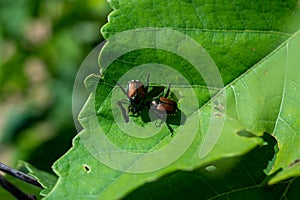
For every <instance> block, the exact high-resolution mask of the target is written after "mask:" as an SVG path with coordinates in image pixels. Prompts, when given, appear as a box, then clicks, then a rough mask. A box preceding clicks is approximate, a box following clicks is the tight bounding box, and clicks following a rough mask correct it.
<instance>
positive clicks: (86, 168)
mask: <svg viewBox="0 0 300 200" xmlns="http://www.w3.org/2000/svg"><path fill="white" fill-rule="evenodd" d="M83 167H84V169H85V171H86V172H87V173H89V172H90V171H91V168H90V167H89V166H88V165H86V164H84V165H83Z"/></svg>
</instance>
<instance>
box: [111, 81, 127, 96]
mask: <svg viewBox="0 0 300 200" xmlns="http://www.w3.org/2000/svg"><path fill="white" fill-rule="evenodd" d="M114 82H115V84H116V85H118V86H119V87H120V88H121V90H122V92H123V93H124V94H125V95H126V96H127V93H126V92H125V89H124V88H123V86H122V85H121V84H120V83H118V82H116V81H114Z"/></svg>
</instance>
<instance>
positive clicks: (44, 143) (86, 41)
mask: <svg viewBox="0 0 300 200" xmlns="http://www.w3.org/2000/svg"><path fill="white" fill-rule="evenodd" d="M110 10H111V8H110V7H109V6H108V4H107V3H106V1H104V0H88V1H85V0H72V1H68V0H64V1H60V0H53V1H52V0H51V1H43V0H16V1H10V0H1V1H0V152H1V153H0V160H1V162H3V163H6V164H8V165H11V166H14V167H16V164H17V163H16V162H17V160H26V161H28V162H30V163H31V164H33V165H34V166H36V167H38V168H39V169H43V170H46V171H52V170H51V165H52V164H53V162H54V161H55V160H57V159H58V158H59V157H60V156H61V155H62V154H64V153H65V152H66V151H67V150H68V149H69V148H70V147H71V140H72V138H73V137H74V136H75V135H76V133H77V131H76V129H75V126H74V121H73V116H72V89H73V84H74V79H75V76H76V73H77V70H78V68H79V66H80V64H81V63H82V61H83V59H84V58H85V57H86V56H87V54H88V53H89V52H90V51H91V50H92V49H93V48H94V47H95V46H96V45H98V44H99V43H100V42H101V41H102V40H103V38H102V36H101V34H100V27H101V26H102V25H103V24H104V23H105V22H106V18H107V15H108V13H109V11H110ZM0 194H1V199H3V198H5V197H6V196H3V195H2V188H1V189H0ZM9 196H10V195H8V196H7V198H9Z"/></svg>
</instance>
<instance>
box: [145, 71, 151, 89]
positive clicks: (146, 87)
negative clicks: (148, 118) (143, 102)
mask: <svg viewBox="0 0 300 200" xmlns="http://www.w3.org/2000/svg"><path fill="white" fill-rule="evenodd" d="M149 80H150V73H149V74H148V77H147V81H146V86H145V91H146V93H147V92H148V87H149Z"/></svg>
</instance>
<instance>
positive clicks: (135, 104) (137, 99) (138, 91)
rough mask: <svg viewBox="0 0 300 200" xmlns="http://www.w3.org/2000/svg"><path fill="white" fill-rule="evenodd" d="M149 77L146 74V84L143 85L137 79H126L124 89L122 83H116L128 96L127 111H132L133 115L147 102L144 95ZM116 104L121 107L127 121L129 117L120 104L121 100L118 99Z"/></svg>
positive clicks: (145, 94)
mask: <svg viewBox="0 0 300 200" xmlns="http://www.w3.org/2000/svg"><path fill="white" fill-rule="evenodd" d="M149 79H150V74H149V75H148V78H147V82H146V86H144V85H143V83H142V82H141V81H139V80H131V81H128V83H127V86H126V90H125V89H124V88H123V86H122V85H120V84H119V83H116V84H117V85H118V86H119V87H120V88H121V90H122V91H123V93H124V94H125V95H126V96H127V98H128V101H129V106H128V113H132V114H133V115H135V114H137V113H138V112H139V111H141V110H142V109H143V108H144V107H145V105H146V103H147V102H146V97H147V93H148V86H149ZM117 104H118V106H119V107H120V108H121V111H122V113H123V117H124V120H125V122H126V123H127V122H128V121H129V118H128V114H126V113H125V112H124V111H125V109H124V107H123V105H122V100H120V101H118V102H117Z"/></svg>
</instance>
